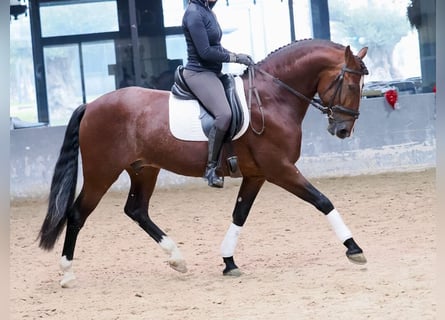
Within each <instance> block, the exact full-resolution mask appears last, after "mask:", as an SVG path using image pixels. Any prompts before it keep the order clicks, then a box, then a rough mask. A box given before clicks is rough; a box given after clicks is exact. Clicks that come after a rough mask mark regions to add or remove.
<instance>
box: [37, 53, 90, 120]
mask: <svg viewBox="0 0 445 320" xmlns="http://www.w3.org/2000/svg"><path fill="white" fill-rule="evenodd" d="M43 53H44V58H45V76H46V91H47V97H48V108H49V119H50V123H51V125H63V124H66V122H67V119H69V118H70V116H71V113H72V112H73V111H74V109H75V108H77V107H78V106H79V105H80V104H82V102H83V95H82V83H81V75H80V63H79V61H80V60H79V45H78V44H70V45H61V46H51V47H45V48H44V50H43Z"/></svg>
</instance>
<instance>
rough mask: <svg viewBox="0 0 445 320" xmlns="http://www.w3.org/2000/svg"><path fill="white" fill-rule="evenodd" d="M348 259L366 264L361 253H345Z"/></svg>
mask: <svg viewBox="0 0 445 320" xmlns="http://www.w3.org/2000/svg"><path fill="white" fill-rule="evenodd" d="M346 256H347V257H348V259H349V261H351V262H352V263H355V264H366V262H367V260H366V257H365V255H364V254H363V253H355V254H346Z"/></svg>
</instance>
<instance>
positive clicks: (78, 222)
mask: <svg viewBox="0 0 445 320" xmlns="http://www.w3.org/2000/svg"><path fill="white" fill-rule="evenodd" d="M107 189H108V188H104V190H102V191H101V192H98V191H97V190H90V191H87V190H86V189H85V185H84V188H83V189H82V191H81V192H80V194H79V196H78V197H77V199H76V201H75V202H74V204H73V206H72V207H71V208H70V210H69V212H68V219H67V226H66V234H65V242H64V244H63V250H62V258H61V260H60V268H61V269H62V271H63V278H62V281H60V285H61V286H62V287H64V288H65V287H68V286H70V285H71V284H72V283H73V281H74V280H75V278H76V277H75V275H74V273H73V271H72V262H73V257H74V248H75V246H76V241H77V236H78V234H79V231H80V229H82V227H83V225H84V224H85V221H86V219H87V218H88V216H89V215H90V214H91V212H92V211H93V210H94V209H95V208H96V206H97V204H98V203H99V201H100V199H101V198H102V196H103V195H104V194H105V192H106V190H107Z"/></svg>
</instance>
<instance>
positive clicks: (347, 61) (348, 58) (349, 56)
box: [345, 46, 354, 65]
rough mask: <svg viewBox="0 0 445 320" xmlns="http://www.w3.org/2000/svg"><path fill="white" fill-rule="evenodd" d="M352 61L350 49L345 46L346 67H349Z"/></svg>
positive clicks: (352, 56)
mask: <svg viewBox="0 0 445 320" xmlns="http://www.w3.org/2000/svg"><path fill="white" fill-rule="evenodd" d="M352 61H354V55H353V54H352V51H351V47H350V46H347V47H346V49H345V62H346V65H349V64H350V63H351V62H352Z"/></svg>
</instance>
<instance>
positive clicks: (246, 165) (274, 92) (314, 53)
mask: <svg viewBox="0 0 445 320" xmlns="http://www.w3.org/2000/svg"><path fill="white" fill-rule="evenodd" d="M367 50H368V48H367V47H364V48H362V49H361V50H360V51H359V52H358V54H357V55H354V54H353V53H352V51H351V49H350V47H349V46H343V45H340V44H337V43H334V42H332V41H328V40H315V39H306V40H300V41H296V42H293V43H290V44H288V45H286V46H283V47H281V48H279V49H277V50H275V51H273V52H271V53H269V55H267V56H266V58H265V59H263V60H262V61H260V62H258V63H256V64H255V65H253V66H251V67H249V68H248V70H251V71H255V72H254V74H253V76H252V73H249V72H247V70H246V71H245V72H244V73H243V74H242V75H241V78H242V80H243V83H244V88H245V93H246V96H249V103H250V112H251V117H250V128H249V129H248V130H247V131H246V132H245V133H244V134H243V135H242V136H241V137H240V138H238V139H237V140H234V141H233V142H232V144H233V150H234V152H235V154H236V156H237V157H238V167H239V169H240V171H241V173H242V183H241V186H240V189H239V192H238V196H237V199H236V204H235V208H234V210H233V219H232V222H231V224H230V226H229V228H228V231H227V233H226V235H225V237H224V238H223V241H222V244H221V256H222V258H223V260H224V263H225V269H224V270H223V274H224V275H231V276H239V275H240V274H241V272H240V270H239V268H238V267H237V265H236V264H235V261H234V258H233V256H234V252H235V247H236V245H237V241H238V236H239V233H240V231H241V229H242V227H243V225H244V223H245V222H246V219H247V216H248V214H249V211H250V209H251V207H252V204H253V202H254V200H255V198H256V196H257V194H258V192H259V190H260V188H261V187H262V185H263V184H264V182H265V181H268V182H270V183H273V184H275V185H277V186H280V187H282V188H283V189H285V190H287V191H288V192H291V193H292V194H294V195H296V196H297V197H299V198H300V199H302V200H304V201H306V202H308V203H310V204H312V205H313V206H315V208H316V209H318V210H319V211H321V212H322V213H323V214H324V215H325V216H326V217H327V219H328V221H329V223H330V224H331V227H332V228H333V230H334V232H335V234H336V236H337V238H338V239H339V240H340V242H341V243H343V244H344V246H345V247H346V248H347V251H346V256H347V257H348V258H349V260H350V261H351V262H353V263H357V264H364V263H366V258H365V256H364V254H363V250H362V249H361V248H360V247H359V246H358V244H357V243H356V242H355V240H354V239H353V237H352V233H351V231H350V230H349V228H348V227H347V226H346V224H345V223H344V222H343V219H342V217H341V216H340V214H339V212H338V211H337V210H336V209H335V207H334V205H333V203H332V202H331V201H330V200H329V199H328V198H327V197H326V196H325V195H324V194H322V193H321V192H320V191H319V190H317V189H316V188H315V187H314V186H313V185H312V184H311V183H310V182H309V181H308V180H307V179H306V178H305V177H304V176H303V175H302V174H301V172H300V171H299V170H298V168H297V167H296V162H297V160H298V159H299V157H300V149H301V137H302V121H303V118H304V117H305V114H306V111H307V110H308V108H309V106H310V105H313V106H315V107H317V108H319V109H320V110H321V111H322V112H323V113H325V114H327V117H328V131H329V132H330V133H331V134H332V135H335V136H337V137H339V138H341V139H343V138H346V137H348V136H350V135H351V133H352V132H353V128H354V124H355V121H356V119H357V118H358V116H359V105H360V99H361V92H362V88H363V77H364V75H365V74H368V70H367V68H366V66H365V64H364V62H363V60H362V59H363V58H364V57H365V55H366V53H367ZM249 75H251V76H249ZM252 90H253V91H252ZM252 92H254V93H256V94H252ZM169 95H170V92H169V91H162V90H154V89H145V88H140V87H128V88H123V89H118V90H116V91H113V92H110V93H107V94H105V95H103V96H101V97H99V98H97V99H96V100H94V101H92V102H90V103H87V104H84V105H81V106H79V107H78V108H77V109H76V110H75V111H74V112H73V114H72V117H71V119H70V121H69V123H68V125H67V128H66V132H65V137H64V140H63V144H62V147H61V150H60V155H59V158H58V160H57V162H56V165H55V169H54V175H53V177H52V182H51V188H50V194H49V203H48V211H47V214H46V217H45V219H44V221H43V224H42V227H41V230H40V232H39V235H38V239H40V241H39V246H40V247H41V248H42V249H44V250H51V249H53V247H54V245H55V242H56V241H57V239H58V237H59V235H60V234H61V233H62V231H63V229H64V227H65V225H66V235H65V241H64V244H63V251H62V257H61V260H60V267H61V269H62V271H63V278H62V280H61V282H60V284H61V286H62V287H66V286H69V285H70V284H71V283H72V282H73V280H74V279H75V276H74V273H73V271H72V261H73V256H74V248H75V244H76V239H77V236H78V233H79V231H80V230H81V228H82V227H83V225H84V223H85V221H86V219H87V218H88V216H89V215H90V214H91V212H92V211H93V210H94V209H95V208H96V206H97V204H98V203H99V201H100V200H101V198H102V197H103V196H104V194H105V193H106V192H107V190H108V189H109V188H110V187H111V185H112V184H113V183H114V182H115V181H116V180H117V179H118V177H119V176H120V174H121V173H122V172H123V171H124V170H125V171H126V172H127V173H128V175H129V178H130V184H131V185H130V190H129V193H128V199H127V201H126V204H125V207H124V211H125V213H126V214H127V215H128V216H129V217H130V218H131V219H133V220H134V221H136V222H137V223H138V224H139V226H140V227H141V228H142V229H143V230H144V231H145V232H146V233H147V234H148V235H150V236H151V237H152V238H153V239H154V240H155V241H156V242H157V243H158V244H159V245H160V247H161V248H162V249H163V250H164V251H165V252H166V253H167V254H168V255H169V260H168V262H169V265H170V266H171V267H172V268H173V269H174V270H176V271H179V272H186V270H187V268H186V264H185V261H184V258H183V256H182V255H181V252H180V250H179V248H178V246H177V245H176V243H175V242H174V241H173V240H172V239H171V238H170V237H168V236H167V234H166V233H165V232H163V231H162V230H161V229H160V228H159V227H158V226H157V225H156V224H155V223H154V222H153V221H152V220H151V219H150V217H149V214H148V208H149V201H150V197H151V196H152V193H153V191H154V189H155V184H156V179H157V176H158V174H159V172H160V170H161V168H162V169H165V170H168V171H171V172H174V173H176V174H180V175H185V176H192V177H202V175H203V173H204V168H205V166H206V160H207V141H182V140H179V139H177V138H175V137H174V136H173V135H172V134H171V132H170V130H169V117H168V114H169ZM316 95H317V96H318V97H315V96H316ZM250 98H252V99H250ZM255 98H256V99H255ZM258 128H261V130H259V129H258ZM79 150H80V154H81V159H82V166H81V167H82V170H83V186H82V188H81V190H80V193H79V194H78V196H77V198H76V197H75V193H76V183H77V174H78V158H79ZM221 171H222V174H224V175H225V176H227V175H228V174H229V170H228V167H227V164H225V163H222V164H221Z"/></svg>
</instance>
